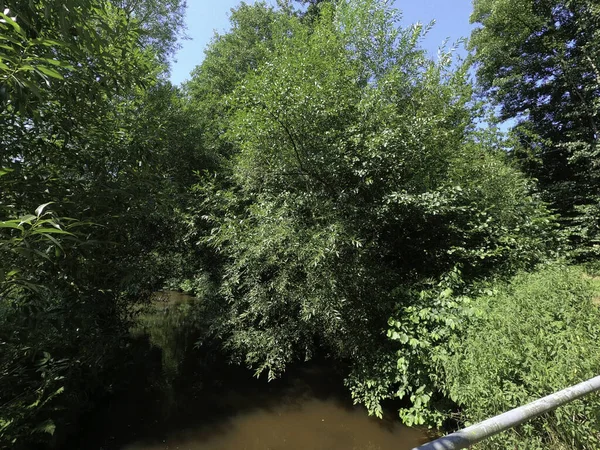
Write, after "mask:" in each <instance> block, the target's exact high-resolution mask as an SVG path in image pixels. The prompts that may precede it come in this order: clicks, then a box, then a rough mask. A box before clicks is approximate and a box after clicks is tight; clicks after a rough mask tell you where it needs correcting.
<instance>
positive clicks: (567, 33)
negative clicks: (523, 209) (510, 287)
mask: <svg viewBox="0 0 600 450" xmlns="http://www.w3.org/2000/svg"><path fill="white" fill-rule="evenodd" d="M599 20H600V7H599V6H598V4H597V2H595V1H591V0H564V1H563V0H535V1H531V2H520V1H516V0H515V1H505V0H476V1H475V2H474V12H473V15H472V17H471V21H472V22H473V23H476V24H479V27H478V28H477V29H475V31H474V32H473V35H472V37H471V43H470V46H471V48H472V50H473V51H474V55H473V57H474V60H475V64H476V68H477V79H478V82H479V84H480V86H481V88H482V91H483V93H484V94H485V96H486V98H489V99H491V100H492V101H494V102H495V103H496V104H497V105H499V106H500V118H501V119H502V120H504V119H513V120H516V122H517V123H516V125H515V126H514V132H515V133H516V135H517V136H518V138H519V139H520V141H521V146H518V147H517V148H515V149H514V151H513V154H514V156H515V157H516V158H517V159H518V160H519V161H520V163H521V165H522V166H523V167H524V169H525V171H526V172H527V173H529V174H530V175H532V176H533V177H535V178H537V179H538V180H539V182H540V185H541V187H542V190H543V191H544V192H545V195H546V199H547V200H548V201H550V202H551V203H552V205H553V206H554V207H555V208H556V209H557V210H558V212H560V214H561V215H562V216H563V218H564V220H565V223H566V224H567V225H569V226H570V227H571V230H570V233H571V234H572V237H573V245H574V246H575V247H576V254H580V255H586V254H588V256H592V255H596V256H597V255H598V251H599V250H598V249H599V248H600V247H599V246H598V245H599V239H600V234H599V230H600V228H599V223H598V214H597V212H598V208H599V206H598V205H599V199H600V191H599V186H600V167H599V166H598V161H600V158H599V156H600V154H599V153H598V152H599V147H598V139H599V138H600V137H599V136H600V135H599V130H600V128H599V127H600V119H599V112H600V100H599V99H600V70H599V67H600V34H599V33H600V32H599V31H598V30H599V29H598V23H599Z"/></svg>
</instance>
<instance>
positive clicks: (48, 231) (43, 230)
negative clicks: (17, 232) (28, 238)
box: [31, 228, 73, 236]
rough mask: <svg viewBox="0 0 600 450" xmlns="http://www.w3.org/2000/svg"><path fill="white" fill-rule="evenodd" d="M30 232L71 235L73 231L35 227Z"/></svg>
mask: <svg viewBox="0 0 600 450" xmlns="http://www.w3.org/2000/svg"><path fill="white" fill-rule="evenodd" d="M31 234H68V235H69V236H73V233H69V232H68V231H65V230H61V229H60V228H36V229H35V230H34V231H33V232H32V233H31Z"/></svg>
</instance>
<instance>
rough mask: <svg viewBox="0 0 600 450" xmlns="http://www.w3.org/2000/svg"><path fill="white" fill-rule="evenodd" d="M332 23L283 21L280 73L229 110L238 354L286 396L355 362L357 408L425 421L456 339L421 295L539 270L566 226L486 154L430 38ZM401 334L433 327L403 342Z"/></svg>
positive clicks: (218, 193)
mask: <svg viewBox="0 0 600 450" xmlns="http://www.w3.org/2000/svg"><path fill="white" fill-rule="evenodd" d="M319 11H320V13H319V17H318V18H317V19H315V20H313V21H310V22H308V21H305V20H302V19H301V18H300V17H297V16H295V15H293V14H292V15H287V16H285V15H280V16H277V17H276V18H275V19H274V22H273V25H272V26H271V27H272V28H271V29H272V30H274V31H273V32H272V40H271V42H270V46H269V47H268V48H266V49H264V51H266V56H265V61H264V62H263V64H261V65H260V66H259V67H258V68H257V70H255V71H253V72H250V73H248V74H247V75H246V77H245V78H244V79H243V81H241V82H239V83H238V84H237V87H236V88H235V90H234V91H233V93H232V94H231V95H230V96H228V97H227V105H228V107H229V109H228V112H229V114H228V115H227V116H226V120H225V121H224V122H223V124H224V125H225V126H226V132H225V139H226V140H227V142H228V143H230V144H231V146H232V148H233V149H234V152H233V158H232V166H231V175H230V176H229V177H228V178H226V181H222V180H219V179H214V178H213V179H212V180H210V179H208V178H206V179H205V180H204V181H203V184H202V185H199V186H198V187H197V189H198V190H199V191H200V192H201V193H202V194H203V195H204V197H205V202H204V208H206V209H207V210H208V211H211V214H209V215H208V216H207V218H208V220H209V221H210V223H212V224H213V230H212V231H211V233H210V235H209V236H207V238H206V239H205V241H206V242H207V243H208V244H210V245H211V246H213V248H215V249H217V250H218V251H219V252H220V254H221V255H222V257H223V258H225V265H224V267H223V269H222V272H221V275H222V279H223V283H222V286H221V295H222V296H223V298H224V300H225V301H227V303H228V309H227V310H226V311H225V312H224V314H223V316H222V317H221V318H220V321H221V324H220V327H221V329H222V335H223V336H224V338H225V339H226V341H225V342H226V347H227V348H228V349H230V350H231V351H232V352H233V353H234V354H235V355H237V357H238V358H239V359H240V360H242V361H245V362H246V363H247V364H248V365H250V366H251V367H253V368H254V369H255V370H256V372H257V374H259V373H261V372H262V371H267V372H268V374H269V377H271V378H272V377H274V376H277V375H278V374H279V373H281V372H282V371H283V370H285V367H286V365H287V364H288V363H290V362H291V361H293V360H295V359H298V358H300V359H305V358H310V357H312V355H314V354H315V353H316V352H319V351H325V352H327V353H328V354H329V355H331V356H332V357H333V358H335V359H337V360H341V361H348V362H349V363H350V365H351V373H350V375H349V377H348V385H349V387H350V389H351V391H352V394H353V396H354V398H355V400H356V401H357V402H361V403H364V404H366V405H367V407H368V408H369V410H370V412H372V413H374V414H377V415H380V414H381V407H380V401H381V400H382V399H385V398H392V397H394V396H399V397H404V396H408V395H412V396H413V397H414V398H413V400H414V401H415V402H417V400H418V399H420V400H418V401H419V402H421V403H423V404H425V403H427V401H426V400H425V399H424V398H421V397H419V395H421V394H422V395H423V396H427V395H430V394H429V393H428V392H427V391H425V388H426V387H427V386H426V385H425V384H419V383H418V382H417V380H418V378H419V377H424V376H426V375H424V374H425V373H426V370H427V362H426V359H425V358H426V355H427V351H425V350H424V351H421V349H422V348H429V349H431V348H432V347H434V346H435V344H436V342H441V341H443V340H444V339H448V338H449V337H450V336H451V335H452V329H453V324H452V323H450V322H447V323H446V322H444V321H442V322H440V320H441V319H440V316H443V315H444V312H445V311H446V310H447V309H448V308H449V307H447V306H444V305H443V304H438V303H435V302H436V301H437V300H436V299H438V298H439V295H441V294H439V292H438V294H439V295H438V294H433V293H431V294H423V295H422V296H421V297H420V296H419V294H418V292H419V291H421V290H427V289H429V288H428V287H427V286H429V285H431V284H433V285H434V286H435V285H437V284H438V283H442V284H443V280H444V279H445V277H447V276H449V275H448V274H449V273H460V274H461V275H460V277H458V278H459V279H458V281H457V282H459V283H460V284H464V283H465V282H466V281H468V280H473V279H477V278H478V277H483V276H489V275H491V274H494V273H499V272H500V273H510V272H511V271H514V270H516V269H519V268H526V267H530V266H531V265H533V264H535V263H536V262H537V261H539V260H540V259H544V258H545V257H546V256H547V255H548V249H549V246H550V245H551V243H552V240H553V237H552V236H553V234H552V228H553V225H552V220H551V217H550V216H549V215H548V213H547V211H546V210H545V207H544V206H543V204H542V203H541V202H540V201H539V200H538V199H536V198H534V197H531V196H530V195H529V192H530V189H529V185H528V181H527V180H526V179H525V178H524V177H523V176H522V175H520V174H519V173H518V172H517V171H515V170H514V169H512V168H510V167H509V166H507V165H506V163H505V162H504V160H503V157H502V156H501V155H498V154H495V153H494V152H493V151H492V149H491V148H489V147H487V146H486V144H485V142H483V141H482V140H481V139H479V137H478V136H479V135H478V132H476V131H475V127H474V121H475V118H476V114H477V108H476V107H475V106H473V104H472V102H471V100H472V98H471V88H470V86H469V84H468V83H467V82H466V81H465V79H466V77H465V71H466V67H461V68H460V69H459V70H457V71H453V70H451V68H450V65H451V62H452V60H451V57H450V54H444V56H443V58H442V59H441V61H440V62H438V63H436V62H433V61H430V60H428V59H427V58H426V56H425V54H424V53H423V52H422V51H421V50H419V48H418V41H419V37H420V35H421V33H422V31H423V30H422V28H420V27H413V28H410V29H398V28H396V25H395V23H396V22H397V21H396V20H395V19H396V18H397V15H396V14H397V13H396V12H394V10H392V9H390V8H389V7H388V6H386V5H385V4H384V3H383V2H376V1H356V2H343V3H341V4H340V6H339V7H338V8H336V7H335V6H334V5H331V4H327V3H323V4H322V5H321V6H320V9H319ZM233 33H234V34H235V33H236V31H234V32H233ZM231 39H232V40H234V39H235V38H234V37H232V38H231ZM299 55H300V56H299ZM191 83H194V81H193V80H192V82H191ZM225 175H226V174H225ZM444 289H445V288H442V289H440V291H444ZM443 298H444V297H442V299H443ZM440 305H441V309H440V308H439V306H440ZM427 308H429V312H424V310H425V309H427ZM435 308H437V310H435ZM453 308H454V309H456V308H455V307H454V306H452V307H450V309H453ZM457 314H458V315H460V314H459V312H457ZM461 314H462V313H461ZM390 316H393V317H394V319H392V320H391V322H390V323H392V324H394V326H397V327H398V329H401V330H404V328H403V327H404V324H409V323H414V320H415V317H421V318H422V319H423V322H424V326H420V327H412V328H411V329H410V330H409V329H406V330H405V331H403V332H405V333H408V332H410V333H411V334H412V336H411V337H410V338H409V339H408V340H407V341H404V338H403V337H400V338H399V339H396V338H397V337H398V336H397V334H398V333H396V334H394V333H392V334H391V337H392V340H388V339H387V338H386V335H385V333H386V331H387V329H388V326H389V325H388V319H389V318H390ZM444 320H445V319H444ZM448 320H449V321H451V316H450V317H449V318H448ZM438 322H439V323H438ZM407 326H408V325H407ZM437 328H441V331H439V336H438V337H437V338H436V337H435V336H434V337H431V336H427V335H428V334H429V333H430V332H432V331H433V330H435V329H437ZM415 342H416V344H415ZM398 351H400V352H406V355H407V358H410V359H411V361H412V364H411V365H410V367H404V366H402V365H401V366H400V367H398V364H397V352H398ZM420 373H421V374H422V375H419V374H420ZM399 386H402V387H401V389H400V390H399V389H398V387H399ZM415 395H416V397H415ZM417 397H418V398H417ZM409 417H410V414H409V413H407V415H406V417H405V419H406V420H407V421H409V420H410V419H409ZM413 421H414V422H415V423H423V422H424V421H425V419H420V418H416V417H415V418H413Z"/></svg>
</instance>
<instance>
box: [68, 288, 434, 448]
mask: <svg viewBox="0 0 600 450" xmlns="http://www.w3.org/2000/svg"><path fill="white" fill-rule="evenodd" d="M188 300H189V299H186V298H182V297H178V296H167V299H166V300H165V299H162V300H160V301H157V302H156V305H155V307H156V310H155V312H153V314H152V315H148V316H146V318H145V319H144V318H143V317H142V322H143V321H144V320H145V323H146V326H147V327H146V330H145V332H146V333H147V335H146V339H148V341H149V343H150V344H151V345H153V346H154V347H155V350H154V351H153V352H151V353H150V355H149V360H150V361H154V363H153V364H158V365H160V366H161V367H162V368H163V370H162V376H161V377H156V376H154V377H153V376H151V374H150V373H149V372H151V369H149V368H148V367H149V366H148V364H146V366H145V367H140V368H138V370H137V371H136V373H132V374H131V376H132V377H133V378H134V379H135V380H136V382H134V383H133V384H132V385H131V387H130V389H129V390H127V391H126V392H122V393H118V394H115V395H113V396H112V397H111V398H109V399H107V400H106V401H105V403H104V404H102V405H98V407H97V408H96V410H95V411H94V412H93V413H92V414H89V415H88V416H87V417H86V418H84V419H82V421H81V425H80V430H79V433H78V435H77V436H73V437H72V438H71V439H70V440H69V442H68V445H66V446H65V447H64V450H75V449H89V450H167V449H169V450H175V449H178V450H226V449H242V450H267V449H269V450H278V449H281V450H283V449H286V450H296V449H298V450H300V449H303V450H306V449H315V450H320V449H322V450H338V449H339V450H342V449H343V450H352V449H356V450H359V449H361V450H376V449H377V450H387V449H390V450H391V449H394V450H403V449H411V448H413V447H415V446H417V445H418V444H420V443H423V442H425V441H426V440H427V437H426V435H425V433H423V432H421V431H419V430H414V429H409V428H406V427H404V426H402V425H401V424H400V423H399V422H398V421H396V420H393V419H392V418H393V417H395V414H394V412H393V411H390V412H388V414H387V418H386V419H384V420H379V419H375V418H370V417H368V416H367V414H366V412H365V410H364V408H361V407H355V406H353V405H352V402H351V401H350V399H349V395H348V392H347V391H346V390H345V389H344V387H343V380H342V377H341V375H340V374H338V373H336V371H335V370H333V369H331V368H329V367H328V366H327V364H326V362H315V363H310V364H302V365H297V366H295V367H290V368H289V370H288V374H287V375H285V376H283V377H282V378H281V379H278V380H275V381H272V382H270V383H267V382H266V380H265V379H256V378H255V377H253V375H252V373H251V372H249V371H248V370H245V369H243V368H240V367H235V366H231V365H228V364H226V363H225V362H224V361H219V360H211V361H210V362H209V363H207V360H206V357H205V355H202V352H201V351H200V350H198V349H195V348H194V347H193V345H191V343H192V342H191V339H190V337H189V336H187V337H185V336H181V335H179V336H170V335H169V334H168V330H167V329H168V328H170V330H171V331H173V330H174V328H173V327H174V326H175V325H177V324H176V323H175V322H178V323H179V325H182V322H181V321H182V320H184V315H178V314H179V313H173V311H172V309H173V308H176V309H178V310H179V312H181V311H182V310H185V308H187V305H188ZM190 301H191V300H190ZM182 308H183V309H182ZM157 314H158V315H157ZM161 315H162V316H161ZM160 317H162V318H163V319H164V323H163V325H164V327H163V328H167V329H162V330H158V329H150V328H148V325H149V324H150V327H156V326H157V324H160ZM179 330H180V331H181V328H180V329H179ZM139 331H140V330H139V329H138V330H137V332H138V335H139V337H140V339H143V337H144V336H143V333H139ZM186 339H187V340H186ZM169 346H171V347H169ZM156 347H158V348H160V349H161V350H160V351H158V350H156ZM182 351H183V352H184V353H185V354H183V353H182ZM165 355H167V356H165ZM169 358H171V360H169ZM173 359H174V360H175V361H176V363H175V362H174V360H173ZM151 365H152V364H150V366H151Z"/></svg>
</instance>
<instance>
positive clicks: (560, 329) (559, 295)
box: [443, 266, 600, 449]
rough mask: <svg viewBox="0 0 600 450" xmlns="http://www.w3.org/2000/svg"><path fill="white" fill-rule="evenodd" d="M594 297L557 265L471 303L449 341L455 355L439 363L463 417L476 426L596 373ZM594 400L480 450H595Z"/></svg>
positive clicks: (584, 282)
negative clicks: (460, 332) (516, 449)
mask: <svg viewBox="0 0 600 450" xmlns="http://www.w3.org/2000/svg"><path fill="white" fill-rule="evenodd" d="M595 295H597V293H595V292H594V289H593V285H592V283H591V282H590V280H589V279H586V277H585V274H584V273H583V272H582V271H581V270H578V269H573V268H567V267H562V266H556V267H549V268H545V269H543V270H541V271H539V272H536V273H533V274H520V275H519V276H517V277H516V278H515V279H513V280H511V283H510V284H502V285H500V286H496V287H495V288H492V290H491V291H490V292H489V293H488V295H483V296H480V297H478V298H475V299H474V300H473V302H472V307H473V309H474V310H475V312H474V315H473V320H471V321H470V323H469V325H468V326H467V328H466V330H465V332H464V334H463V335H462V336H461V337H454V338H453V339H452V341H451V344H450V345H451V347H452V348H453V349H455V352H456V354H455V356H454V357H452V358H447V359H446V360H444V362H443V366H444V369H445V373H446V377H447V387H446V389H447V392H448V395H449V397H450V398H451V399H452V400H454V401H455V402H456V403H457V404H458V405H459V406H460V407H461V409H462V411H463V416H462V417H461V419H462V420H464V421H467V422H471V423H473V422H478V421H480V420H483V419H485V418H487V417H488V416H490V415H493V414H500V413H502V412H504V411H507V410H509V409H511V408H514V407H517V406H519V405H523V404H526V403H529V402H531V401H534V400H536V399H538V398H540V397H543V396H545V395H549V394H551V393H553V392H555V391H558V390H560V389H562V388H563V387H565V386H570V385H573V384H576V383H577V382H579V381H581V380H587V379H590V378H593V377H594V376H596V375H597V373H598V367H599V366H600V352H599V351H598V339H600V311H599V310H598V306H597V305H594V304H593V303H592V300H593V298H594V296H595ZM490 343H493V344H492V345H490ZM599 402H600V398H599V397H598V395H591V396H590V397H589V398H586V399H585V400H578V401H576V402H573V403H571V404H569V405H567V406H565V407H562V408H559V409H558V410H556V411H555V412H552V413H550V414H549V415H548V417H544V418H543V419H536V420H534V421H532V422H529V423H527V424H526V425H523V426H521V427H518V428H516V429H514V430H511V431H510V432H509V433H505V434H503V435H502V436H499V437H498V438H494V439H490V440H487V441H485V442H484V444H483V445H482V448H490V449H492V448H504V447H506V448H514V447H523V448H527V449H544V448H549V447H551V448H557V449H558V448H563V449H574V448H582V449H595V448H598V442H599V439H600V435H599V430H600V422H599V420H600V416H599V415H598V410H599V409H600V404H599Z"/></svg>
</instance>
